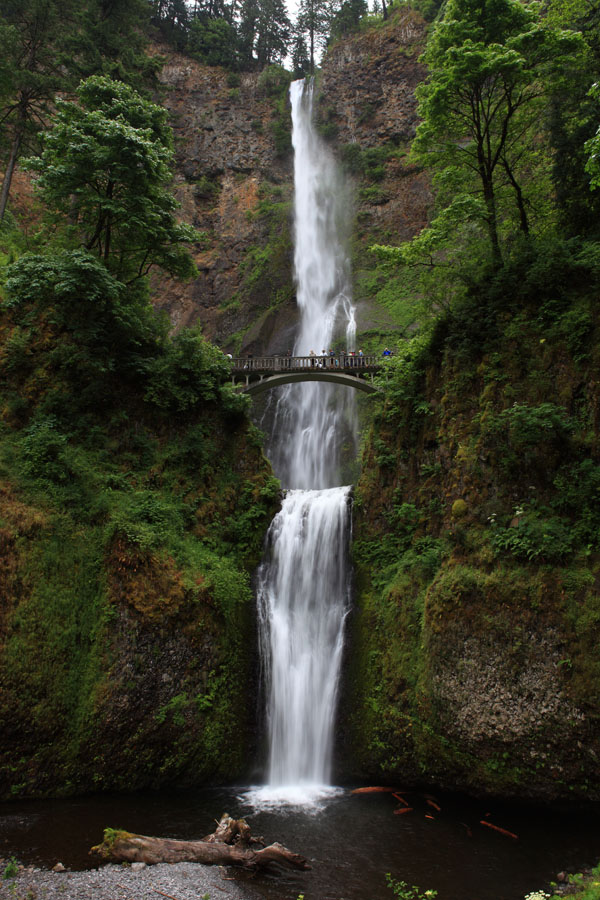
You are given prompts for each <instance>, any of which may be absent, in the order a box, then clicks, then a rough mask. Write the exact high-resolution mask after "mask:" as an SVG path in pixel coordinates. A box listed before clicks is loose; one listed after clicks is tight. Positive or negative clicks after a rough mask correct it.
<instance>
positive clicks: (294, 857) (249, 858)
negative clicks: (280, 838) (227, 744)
mask: <svg viewBox="0 0 600 900" xmlns="http://www.w3.org/2000/svg"><path fill="white" fill-rule="evenodd" d="M257 847H258V848H260V849H254V848H257ZM90 853H91V854H96V855H98V856H102V857H103V858H104V859H110V860H114V861H115V862H145V863H149V864H153V863H163V862H167V863H177V862H199V863H203V864H204V865H206V866H212V865H218V866H221V865H225V866H243V867H244V868H247V869H258V868H263V867H264V866H267V865H269V864H270V863H277V864H278V865H280V866H288V867H290V868H292V869H310V866H309V864H308V862H307V861H306V859H305V858H304V857H303V856H300V855H299V854H298V853H293V852H292V851H291V850H288V849H287V848H286V847H283V846H282V845H281V844H278V843H275V844H269V846H268V847H265V846H264V841H263V840H262V838H253V837H252V835H251V833H250V827H249V826H248V825H247V824H246V822H245V821H244V819H232V818H231V817H230V816H228V815H227V813H225V814H224V815H222V816H221V821H220V822H219V824H218V826H217V829H216V831H214V832H213V834H209V835H207V837H205V838H202V840H199V841H178V840H173V839H171V838H156V837H147V836H146V835H143V834H130V833H129V832H127V831H112V830H111V829H107V830H106V831H105V833H104V841H103V842H102V843H101V844H98V845H97V846H96V847H92V849H91V850H90Z"/></svg>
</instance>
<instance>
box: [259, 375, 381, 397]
mask: <svg viewBox="0 0 600 900" xmlns="http://www.w3.org/2000/svg"><path fill="white" fill-rule="evenodd" d="M297 381H329V382H331V383H333V384H344V385H346V387H351V388H354V390H357V391H364V393H365V394H377V393H379V388H378V387H375V385H374V384H372V382H371V381H367V380H366V379H365V378H360V377H359V376H357V375H346V374H345V373H344V372H327V371H322V370H317V371H316V372H286V373H282V374H280V375H269V376H267V377H266V378H260V379H259V380H258V381H250V382H249V383H248V384H247V385H244V386H243V387H242V392H243V393H245V394H250V395H251V396H253V395H255V394H262V392H263V391H268V390H270V389H271V388H275V387H280V386H281V385H283V384H293V383H294V382H297Z"/></svg>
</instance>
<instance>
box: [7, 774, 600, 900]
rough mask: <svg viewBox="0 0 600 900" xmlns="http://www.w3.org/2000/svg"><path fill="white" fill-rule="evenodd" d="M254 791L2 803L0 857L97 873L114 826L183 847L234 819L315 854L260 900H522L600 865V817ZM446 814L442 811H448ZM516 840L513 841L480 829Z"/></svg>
mask: <svg viewBox="0 0 600 900" xmlns="http://www.w3.org/2000/svg"><path fill="white" fill-rule="evenodd" d="M249 796H253V795H252V794H250V795H248V792H247V789H244V788H238V789H235V788H227V789H209V790H202V791H190V790H186V791H169V792H164V791H161V792H155V793H150V792H148V793H140V794H131V795H123V794H120V795H108V794H105V795H95V796H92V797H84V798H77V799H71V800H49V801H26V802H25V801H18V802H14V803H5V804H0V857H2V856H3V857H9V856H12V855H14V856H16V857H17V858H18V859H19V860H21V861H22V862H25V863H36V864H41V865H46V866H52V865H54V864H55V863H56V862H57V861H59V860H60V861H61V862H62V863H63V864H64V865H65V866H67V867H68V868H71V869H84V868H89V867H91V866H97V865H98V862H97V861H94V860H92V859H91V858H90V857H89V856H88V850H89V848H90V847H91V846H92V845H93V844H97V843H99V842H100V840H101V839H102V833H103V830H104V828H105V827H107V826H111V827H114V828H124V829H127V830H128V831H136V832H139V833H142V834H151V835H156V836H160V837H174V838H183V839H194V838H196V839H197V838H200V837H203V836H204V835H206V834H208V833H209V832H211V831H212V830H213V828H214V820H215V819H218V818H220V816H221V814H222V813H223V812H228V813H230V814H231V815H234V816H235V817H238V816H244V817H245V818H246V819H247V821H248V822H249V824H250V826H251V828H252V831H253V833H254V834H257V835H262V836H263V837H264V838H265V839H266V841H267V842H268V843H271V842H272V841H280V842H281V843H283V844H285V845H286V846H287V847H289V848H290V849H291V850H294V851H296V852H298V853H301V854H303V855H304V856H306V857H308V859H309V860H310V863H311V865H312V869H311V871H309V872H287V871H286V872H283V871H280V870H277V871H275V870H274V871H272V872H269V873H261V874H259V875H256V876H254V877H252V878H249V876H248V875H247V874H246V873H243V872H239V873H238V872H236V871H234V870H232V869H230V870H228V873H227V875H228V877H233V878H235V879H236V880H239V881H241V882H243V883H244V891H245V893H246V894H247V896H248V898H249V900H254V898H256V900H258V898H265V900H296V898H297V897H298V894H300V893H302V894H304V896H305V900H392V898H393V894H392V893H391V891H390V889H389V888H388V887H387V885H386V880H385V874H386V873H387V872H390V873H391V874H392V876H393V877H394V878H396V879H398V880H403V881H406V882H408V883H409V884H416V885H419V886H420V887H421V888H422V889H423V890H425V889H429V888H433V889H435V890H437V891H438V900H522V898H523V897H524V896H525V894H526V893H528V892H529V891H532V890H535V889H540V888H543V887H544V886H545V885H547V884H548V882H549V881H551V880H553V879H555V877H556V874H557V873H558V872H559V871H561V870H563V869H566V870H568V871H577V870H580V869H581V868H582V867H583V866H585V865H592V864H595V863H596V862H597V861H598V858H599V857H600V818H598V816H596V815H594V814H592V813H588V814H586V815H581V814H575V813H561V812H556V811H549V810H547V809H539V808H533V809H532V808H523V807H517V806H510V805H499V804H497V803H486V802H485V801H477V800H473V799H469V798H465V797H462V796H457V795H444V794H436V795H429V794H423V793H421V792H408V793H405V794H404V797H405V801H406V802H407V803H408V804H409V808H410V809H411V810H412V811H410V812H407V813H404V814H401V815H398V814H395V812H394V811H395V810H396V809H399V808H401V807H402V804H400V803H399V802H398V801H397V800H396V799H395V798H394V797H393V796H392V795H391V794H389V793H369V794H353V793H352V792H351V790H350V789H343V790H340V791H338V792H337V793H335V794H334V795H332V796H329V797H327V798H325V799H323V800H322V801H321V802H320V804H317V805H315V806H313V807H312V808H310V809H306V808H304V809H301V808H294V807H289V806H288V807H283V808H268V806H267V808H262V809H260V808H257V806H256V805H252V804H251V803H250V802H249V799H248V798H249ZM437 807H439V809H438V808H437ZM482 821H483V822H488V823H491V824H492V825H495V826H497V827H498V828H502V829H504V830H505V831H508V832H512V833H513V834H515V835H516V836H517V837H516V838H512V837H509V836H508V835H506V834H503V833H501V832H499V831H496V830H494V829H492V828H490V827H488V826H486V825H482V824H481V822H482Z"/></svg>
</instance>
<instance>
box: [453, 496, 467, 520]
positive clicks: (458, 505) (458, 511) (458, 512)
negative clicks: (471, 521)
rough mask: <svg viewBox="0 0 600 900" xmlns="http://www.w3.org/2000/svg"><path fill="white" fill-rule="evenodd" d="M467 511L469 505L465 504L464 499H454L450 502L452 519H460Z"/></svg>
mask: <svg viewBox="0 0 600 900" xmlns="http://www.w3.org/2000/svg"><path fill="white" fill-rule="evenodd" d="M468 511H469V507H468V506H467V504H466V502H465V501H464V500H455V501H454V503H453V504H452V518H453V519H462V518H463V516H466V514H467V513H468Z"/></svg>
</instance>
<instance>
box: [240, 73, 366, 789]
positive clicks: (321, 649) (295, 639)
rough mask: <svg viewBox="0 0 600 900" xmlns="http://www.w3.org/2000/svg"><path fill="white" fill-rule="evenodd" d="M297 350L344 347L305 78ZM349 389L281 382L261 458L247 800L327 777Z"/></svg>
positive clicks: (337, 186) (296, 86)
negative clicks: (276, 490) (260, 720)
mask: <svg viewBox="0 0 600 900" xmlns="http://www.w3.org/2000/svg"><path fill="white" fill-rule="evenodd" d="M290 98H291V104H292V126H293V130H292V142H293V146H294V190H295V221H294V231H295V256H294V265H295V276H296V283H297V300H298V306H299V308H300V312H301V325H300V329H299V334H298V338H297V341H296V344H295V347H294V354H295V355H308V354H309V353H310V351H311V350H313V351H314V352H315V353H316V354H317V355H318V356H320V355H321V353H322V351H324V350H325V351H328V350H329V348H330V346H331V342H332V340H333V339H334V337H336V335H338V334H340V333H341V334H343V337H344V340H345V343H346V347H345V349H347V350H351V349H353V348H354V344H353V342H354V334H355V331H356V323H355V318H354V307H353V306H352V303H351V300H350V296H351V292H350V264H349V258H348V253H347V249H346V241H345V239H344V238H345V233H346V227H347V223H348V221H349V219H350V217H349V215H348V209H347V204H346V201H345V198H346V191H345V189H344V185H343V182H342V179H341V175H340V173H339V170H338V168H337V166H336V163H335V160H334V159H333V157H332V155H331V154H330V152H329V150H328V148H327V147H326V145H325V144H324V143H323V141H322V140H321V139H320V137H319V135H318V134H317V133H316V131H315V129H314V127H313V121H312V100H313V85H312V82H310V83H306V84H305V82H303V81H298V82H294V83H293V84H292V85H291V89H290ZM353 393H354V392H353V391H352V390H349V389H348V388H345V387H339V386H335V385H332V384H327V383H324V382H303V383H301V384H295V385H290V386H289V387H287V388H285V389H283V390H282V391H281V394H280V397H279V400H278V403H277V409H276V414H275V422H274V428H273V434H274V439H273V441H272V442H271V448H270V456H271V459H272V462H273V465H274V468H275V471H276V472H277V474H278V475H279V477H280V478H281V481H282V484H283V486H284V487H285V488H291V490H288V492H287V494H286V496H285V498H284V501H283V505H282V509H281V512H280V513H279V514H278V515H277V516H276V517H275V519H274V520H273V522H272V524H271V527H270V529H269V534H268V538H267V551H266V553H265V559H264V561H263V563H262V565H261V567H260V569H259V572H258V604H259V626H260V644H261V654H262V662H263V672H264V676H265V685H266V692H267V719H268V729H269V762H268V773H267V784H266V785H265V787H264V788H263V789H261V790H260V791H258V792H255V797H254V799H255V801H256V802H276V803H277V802H293V803H301V804H310V803H312V802H314V801H315V799H317V798H318V797H319V796H321V795H322V794H323V793H326V792H327V787H328V785H329V784H330V780H331V755H332V743H333V728H334V716H335V706H336V696H337V688H338V680H339V671H340V663H341V656H342V646H343V632H344V619H345V616H346V612H347V610H348V604H349V590H350V586H349V567H348V555H347V550H348V542H349V532H350V513H349V494H350V488H349V487H342V486H335V485H338V484H339V480H340V468H341V467H340V450H341V445H342V444H343V443H346V444H347V443H348V441H351V442H355V441H356V433H357V427H356V421H355V418H356V412H355V405H354V397H353Z"/></svg>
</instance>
